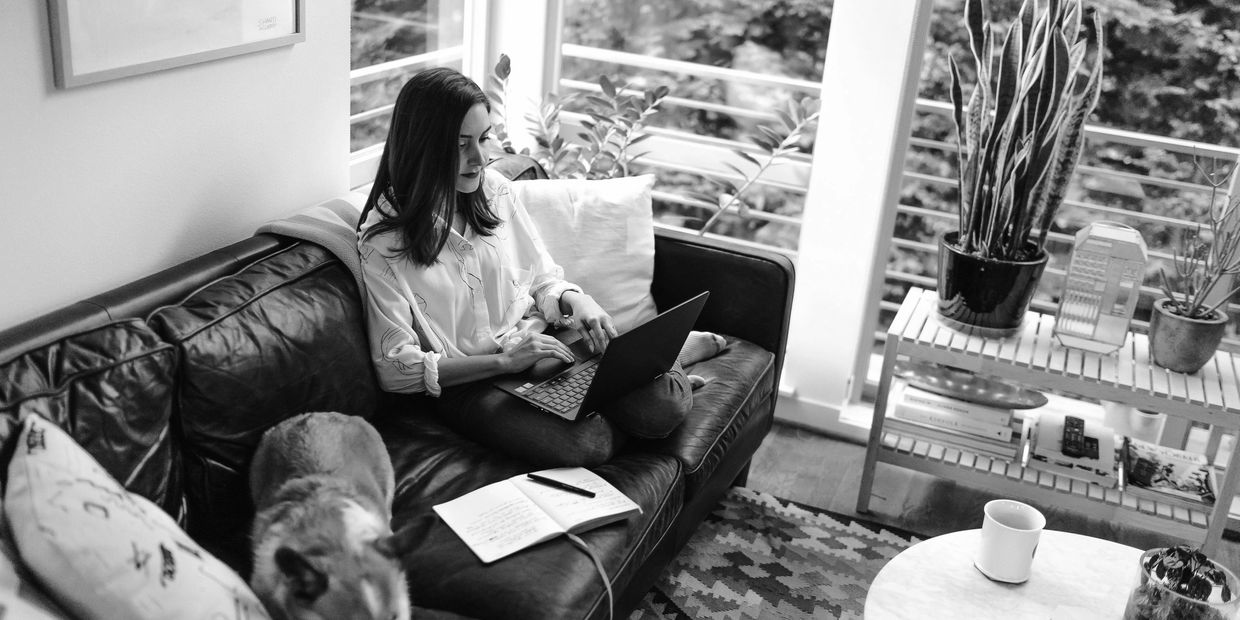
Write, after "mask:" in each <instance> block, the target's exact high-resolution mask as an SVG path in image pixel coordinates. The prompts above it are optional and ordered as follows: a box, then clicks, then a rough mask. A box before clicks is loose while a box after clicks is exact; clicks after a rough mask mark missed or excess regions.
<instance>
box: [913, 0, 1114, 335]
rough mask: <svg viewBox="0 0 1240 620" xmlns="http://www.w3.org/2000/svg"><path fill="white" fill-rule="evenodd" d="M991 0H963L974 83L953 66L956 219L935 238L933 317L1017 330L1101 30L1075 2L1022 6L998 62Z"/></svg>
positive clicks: (1099, 49) (1080, 126)
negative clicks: (967, 84) (965, 84)
mask: <svg viewBox="0 0 1240 620" xmlns="http://www.w3.org/2000/svg"><path fill="white" fill-rule="evenodd" d="M990 19H991V18H990V8H989V5H988V0H966V3H965V22H966V26H967V28H968V31H969V46H970V50H971V52H972V55H973V60H974V63H975V65H976V67H977V84H976V85H975V87H974V88H973V91H972V93H971V94H970V96H969V100H968V104H967V105H965V102H964V97H963V93H962V87H961V81H962V80H961V77H960V69H959V67H958V65H957V64H956V60H955V58H951V59H950V68H951V100H952V106H953V121H954V122H955V127H956V135H957V140H958V143H959V159H958V162H957V163H958V178H959V181H960V190H959V219H958V222H957V228H956V230H953V231H948V232H946V233H945V234H943V235H941V236H940V237H939V279H938V293H939V314H940V315H941V316H943V317H944V318H945V319H946V321H945V322H946V323H948V324H949V325H953V326H957V327H960V326H962V325H963V326H975V327H980V328H982V329H983V330H988V331H993V332H995V333H996V334H998V335H1002V334H1007V333H1011V332H1014V331H1016V329H1017V328H1018V327H1019V326H1020V324H1021V321H1022V320H1023V318H1024V314H1025V310H1026V309H1027V308H1028V305H1029V301H1030V299H1031V298H1032V296H1033V292H1034V290H1035V289H1036V288H1037V284H1038V281H1039V279H1040V278H1041V275H1042V270H1043V269H1044V268H1045V267H1046V262H1047V253H1046V249H1045V245H1046V235H1047V232H1048V231H1049V229H1050V226H1051V223H1052V220H1053V218H1054V216H1055V212H1056V211H1057V210H1058V209H1059V206H1060V204H1061V203H1062V202H1063V199H1064V195H1065V194H1066V192H1067V188H1068V182H1069V180H1070V179H1071V177H1072V172H1073V170H1074V169H1075V167H1076V163H1077V161H1078V160H1079V159H1080V153H1081V145H1082V143H1083V141H1084V125H1085V118H1086V117H1087V116H1089V113H1090V112H1091V111H1092V110H1093V109H1094V105H1095V104H1096V103H1097V101H1098V94H1099V92H1100V90H1101V87H1102V54H1103V41H1102V25H1101V19H1100V18H1099V17H1098V16H1097V14H1095V15H1094V25H1093V28H1089V27H1088V25H1087V24H1084V23H1083V22H1084V8H1083V6H1082V2H1081V0H1025V2H1024V3H1023V4H1022V5H1021V7H1020V11H1019V12H1018V14H1017V16H1016V19H1014V20H1013V21H1012V23H1011V25H1010V26H1009V27H1008V29H1007V33H1006V34H1005V35H1004V38H1003V43H1002V47H1001V49H1000V50H999V53H998V56H997V58H996V56H995V50H996V48H995V37H994V36H993V28H992V25H991V21H990Z"/></svg>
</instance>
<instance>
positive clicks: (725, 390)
mask: <svg viewBox="0 0 1240 620" xmlns="http://www.w3.org/2000/svg"><path fill="white" fill-rule="evenodd" d="M724 338H725V339H726V340H727V342H728V344H727V346H725V347H724V349H723V351H722V352H721V353H720V354H719V355H716V356H715V357H712V358H710V359H707V360H704V361H702V362H698V363H697V364H692V365H690V366H689V367H688V368H687V369H686V371H687V372H689V373H692V374H695V375H700V376H702V377H704V378H705V379H707V381H708V383H707V384H706V385H704V386H702V387H700V388H698V389H696V390H694V391H693V409H692V410H690V411H689V415H688V416H686V418H685V422H684V423H683V424H681V425H680V427H678V428H677V429H676V430H674V431H672V434H671V435H670V436H668V437H666V438H664V439H658V440H653V441H642V442H639V443H636V444H635V445H633V446H632V447H631V449H637V450H648V451H651V452H656V453H660V454H671V455H675V456H676V457H677V458H678V459H680V461H681V463H682V464H683V465H684V469H685V495H686V496H687V497H693V496H694V495H695V494H696V493H697V490H698V488H699V486H700V484H701V483H702V482H703V481H704V480H706V479H708V478H710V477H711V476H712V475H713V474H714V471H715V467H717V466H718V465H719V462H720V461H721V460H722V459H723V457H724V455H725V454H727V453H728V451H729V450H731V449H732V447H733V443H734V441H735V440H736V439H737V438H738V436H739V435H740V433H741V429H742V428H743V427H744V426H745V424H746V422H747V421H748V420H749V418H750V417H751V416H754V415H770V413H769V410H770V407H771V398H773V397H774V389H775V378H774V372H773V370H772V369H773V367H774V364H775V356H774V355H773V354H771V353H770V352H769V351H767V350H765V349H763V348H762V347H759V346H757V345H755V344H753V343H750V342H747V341H745V340H741V339H739V338H734V337H731V336H724ZM764 410H765V411H764Z"/></svg>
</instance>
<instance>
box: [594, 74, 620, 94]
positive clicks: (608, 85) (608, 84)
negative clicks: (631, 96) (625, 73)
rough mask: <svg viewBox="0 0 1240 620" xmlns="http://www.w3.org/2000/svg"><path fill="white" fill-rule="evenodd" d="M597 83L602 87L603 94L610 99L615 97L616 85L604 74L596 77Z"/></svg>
mask: <svg viewBox="0 0 1240 620" xmlns="http://www.w3.org/2000/svg"><path fill="white" fill-rule="evenodd" d="M598 85H599V87H600V88H602V89H603V94H605V95H607V96H608V97H611V98H612V99H615V98H616V85H615V84H613V83H612V81H611V80H610V79H608V78H607V76H606V75H600V76H599V77H598Z"/></svg>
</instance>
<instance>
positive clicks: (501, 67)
mask: <svg viewBox="0 0 1240 620" xmlns="http://www.w3.org/2000/svg"><path fill="white" fill-rule="evenodd" d="M494 71H495V75H496V76H498V77H499V79H501V80H506V79H508V76H509V75H511V74H512V59H510V58H508V54H500V55H499V62H496V63H495V69H494Z"/></svg>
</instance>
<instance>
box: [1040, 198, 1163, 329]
mask: <svg viewBox="0 0 1240 620" xmlns="http://www.w3.org/2000/svg"><path fill="white" fill-rule="evenodd" d="M1145 261H1146V250H1145V239H1143V238H1142V237H1141V233H1140V232H1138V231H1137V229H1135V228H1133V227H1131V226H1127V225H1124V224H1119V223H1116V222H1094V223H1092V224H1090V225H1088V226H1086V227H1084V228H1082V229H1081V230H1079V231H1077V233H1076V238H1075V240H1074V243H1073V245H1072V258H1071V259H1070V260H1069V261H1068V272H1067V275H1066V276H1065V277H1064V283H1063V292H1062V294H1060V296H1059V311H1058V312H1057V313H1056V314H1055V332H1054V334H1055V337H1056V338H1058V339H1059V342H1060V344H1063V345H1064V346H1067V347H1074V348H1077V349H1084V350H1086V351H1094V352H1097V353H1110V352H1111V351H1114V350H1116V349H1118V348H1120V347H1122V346H1124V342H1125V341H1127V340H1128V326H1129V324H1130V323H1131V322H1132V313H1133V311H1134V310H1136V308H1137V299H1139V298H1140V297H1141V282H1142V280H1143V279H1144V277H1145Z"/></svg>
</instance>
